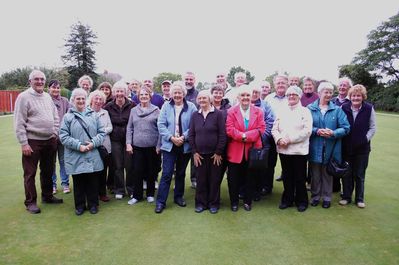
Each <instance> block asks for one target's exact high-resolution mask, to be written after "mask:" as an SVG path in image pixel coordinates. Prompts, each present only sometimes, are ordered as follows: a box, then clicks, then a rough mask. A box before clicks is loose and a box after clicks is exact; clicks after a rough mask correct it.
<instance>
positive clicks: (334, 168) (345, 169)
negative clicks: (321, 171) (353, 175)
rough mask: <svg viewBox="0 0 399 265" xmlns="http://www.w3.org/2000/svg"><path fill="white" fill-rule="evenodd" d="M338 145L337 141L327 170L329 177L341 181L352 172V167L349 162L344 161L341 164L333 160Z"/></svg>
mask: <svg viewBox="0 0 399 265" xmlns="http://www.w3.org/2000/svg"><path fill="white" fill-rule="evenodd" d="M336 143H337V140H335V142H334V146H333V148H332V151H331V155H330V158H329V159H328V163H327V167H326V170H327V173H328V174H329V175H331V176H333V178H335V179H341V178H343V177H344V176H345V175H346V174H348V173H349V172H350V170H351V167H350V165H349V163H348V162H346V161H342V163H339V162H338V161H337V160H336V159H335V158H333V153H334V149H335V144H336Z"/></svg>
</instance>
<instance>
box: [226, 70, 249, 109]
mask: <svg viewBox="0 0 399 265" xmlns="http://www.w3.org/2000/svg"><path fill="white" fill-rule="evenodd" d="M234 83H235V84H236V86H235V87H232V88H230V89H227V90H226V93H225V94H224V97H225V98H227V99H228V100H229V102H230V104H231V106H234V105H236V103H237V93H236V90H237V89H236V88H239V87H240V86H242V85H244V84H246V83H247V75H246V74H245V73H244V72H237V73H235V74H234Z"/></svg>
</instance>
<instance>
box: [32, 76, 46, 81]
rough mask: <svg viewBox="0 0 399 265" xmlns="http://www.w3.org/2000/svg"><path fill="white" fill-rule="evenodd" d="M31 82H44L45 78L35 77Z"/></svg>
mask: <svg viewBox="0 0 399 265" xmlns="http://www.w3.org/2000/svg"><path fill="white" fill-rule="evenodd" d="M33 80H35V81H45V80H46V78H43V77H35V78H33Z"/></svg>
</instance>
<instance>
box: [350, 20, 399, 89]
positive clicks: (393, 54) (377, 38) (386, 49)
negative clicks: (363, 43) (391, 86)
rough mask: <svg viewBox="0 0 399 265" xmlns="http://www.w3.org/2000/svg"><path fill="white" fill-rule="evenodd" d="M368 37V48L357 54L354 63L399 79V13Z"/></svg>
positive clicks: (396, 79)
mask: <svg viewBox="0 0 399 265" xmlns="http://www.w3.org/2000/svg"><path fill="white" fill-rule="evenodd" d="M367 38H368V44H367V48H365V49H363V50H361V51H360V52H359V53H358V54H357V56H356V57H355V58H354V60H353V63H357V64H363V65H366V66H367V70H370V71H380V72H381V73H384V74H386V75H387V76H388V77H390V78H391V79H394V80H395V81H399V67H398V66H399V63H398V59H399V13H398V14H396V15H395V16H393V17H391V18H389V20H388V21H385V22H383V23H382V24H381V25H380V26H378V27H377V29H375V30H372V31H371V32H370V33H369V35H367Z"/></svg>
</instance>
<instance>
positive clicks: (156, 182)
mask: <svg viewBox="0 0 399 265" xmlns="http://www.w3.org/2000/svg"><path fill="white" fill-rule="evenodd" d="M155 189H156V190H157V189H158V181H155Z"/></svg>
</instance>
